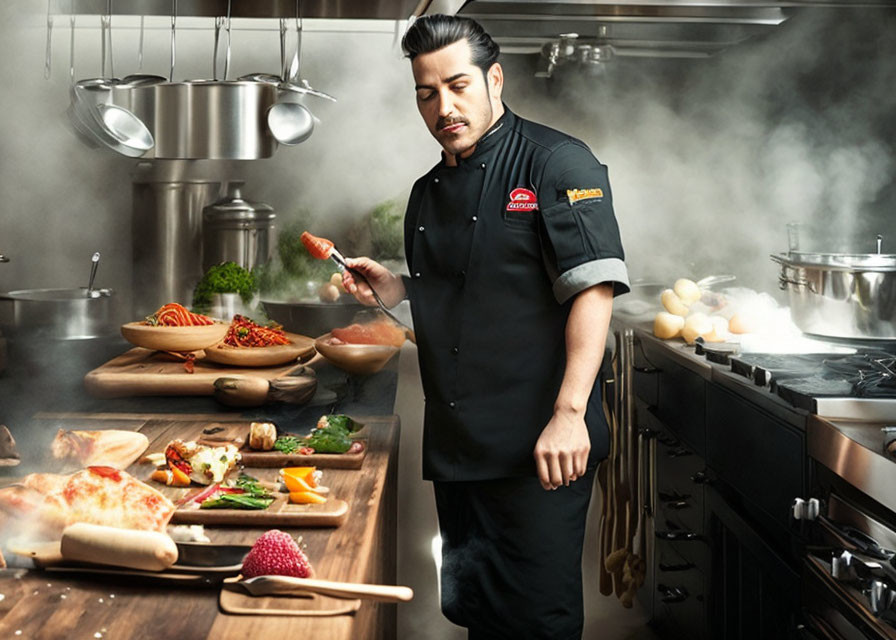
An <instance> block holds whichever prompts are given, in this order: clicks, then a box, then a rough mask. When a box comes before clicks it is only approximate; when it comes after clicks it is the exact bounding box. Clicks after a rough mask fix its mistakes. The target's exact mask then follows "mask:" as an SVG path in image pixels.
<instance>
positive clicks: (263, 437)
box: [249, 422, 277, 451]
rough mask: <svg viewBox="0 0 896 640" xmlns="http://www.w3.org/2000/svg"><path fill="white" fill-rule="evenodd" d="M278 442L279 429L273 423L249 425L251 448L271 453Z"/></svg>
mask: <svg viewBox="0 0 896 640" xmlns="http://www.w3.org/2000/svg"><path fill="white" fill-rule="evenodd" d="M276 440H277V427H276V425H274V423H272V422H253V423H252V424H251V425H249V447H250V448H251V449H256V450H258V451H270V450H271V449H273V448H274V441H276Z"/></svg>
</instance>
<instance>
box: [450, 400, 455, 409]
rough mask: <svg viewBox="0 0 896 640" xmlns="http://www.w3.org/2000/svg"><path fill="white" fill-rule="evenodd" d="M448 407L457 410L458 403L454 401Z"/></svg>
mask: <svg viewBox="0 0 896 640" xmlns="http://www.w3.org/2000/svg"><path fill="white" fill-rule="evenodd" d="M448 406H449V407H451V408H452V409H455V408H457V403H456V402H455V401H454V400H452V401H451V402H449V403H448Z"/></svg>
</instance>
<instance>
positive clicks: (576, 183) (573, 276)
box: [538, 141, 629, 303]
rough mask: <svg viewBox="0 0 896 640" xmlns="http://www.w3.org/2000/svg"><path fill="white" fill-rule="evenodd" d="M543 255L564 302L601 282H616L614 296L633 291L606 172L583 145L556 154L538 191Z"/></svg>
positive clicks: (557, 294) (556, 293) (556, 294)
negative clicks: (630, 288)
mask: <svg viewBox="0 0 896 640" xmlns="http://www.w3.org/2000/svg"><path fill="white" fill-rule="evenodd" d="M538 199H539V208H540V209H541V212H542V216H541V220H542V225H543V226H542V229H541V232H542V233H541V237H542V252H543V255H544V261H545V268H546V270H547V272H548V274H549V275H550V277H551V280H552V282H553V292H554V297H555V298H556V299H557V301H558V302H560V303H563V302H565V301H567V300H568V299H569V298H571V297H572V296H574V295H575V294H577V293H579V292H580V291H583V290H585V289H587V288H588V287H591V286H593V285H596V284H601V283H605V282H608V283H612V284H613V294H614V295H620V294H623V293H626V292H627V291H628V290H629V280H628V272H627V269H626V267H625V262H624V260H625V255H624V252H623V249H622V240H621V238H620V235H619V225H618V224H617V222H616V215H615V213H614V211H613V197H612V192H611V191H610V182H609V179H608V175H607V168H606V167H605V166H604V165H602V164H601V163H600V162H598V161H597V158H595V157H594V155H593V154H592V153H591V151H590V150H589V149H588V148H587V147H586V146H585V145H584V144H582V143H580V142H578V141H569V142H567V143H565V144H563V145H561V146H560V147H558V148H557V149H556V150H554V151H553V152H552V153H551V156H550V157H549V159H548V161H547V162H546V164H545V169H544V173H543V177H542V180H541V185H540V188H539V191H538Z"/></svg>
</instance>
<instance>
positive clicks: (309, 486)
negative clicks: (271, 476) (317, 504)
mask: <svg viewBox="0 0 896 640" xmlns="http://www.w3.org/2000/svg"><path fill="white" fill-rule="evenodd" d="M315 471H317V467H285V468H283V469H280V476H281V477H282V478H283V482H284V484H285V485H286V487H287V488H288V489H289V490H290V491H313V490H314V488H315V487H317V481H316V480H315V479H314V472H315Z"/></svg>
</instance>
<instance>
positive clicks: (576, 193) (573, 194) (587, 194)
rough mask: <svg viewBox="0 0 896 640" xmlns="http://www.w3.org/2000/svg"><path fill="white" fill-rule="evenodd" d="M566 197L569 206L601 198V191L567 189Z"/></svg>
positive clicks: (602, 195)
mask: <svg viewBox="0 0 896 640" xmlns="http://www.w3.org/2000/svg"><path fill="white" fill-rule="evenodd" d="M566 197H567V198H569V204H575V203H576V202H579V201H581V200H591V199H592V198H603V197H604V190H603V189H567V190H566Z"/></svg>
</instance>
